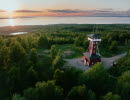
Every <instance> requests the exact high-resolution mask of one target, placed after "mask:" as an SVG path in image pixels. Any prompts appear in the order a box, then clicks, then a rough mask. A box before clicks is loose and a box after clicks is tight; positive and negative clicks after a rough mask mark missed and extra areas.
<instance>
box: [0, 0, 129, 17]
mask: <svg viewBox="0 0 130 100" xmlns="http://www.w3.org/2000/svg"><path fill="white" fill-rule="evenodd" d="M129 4H130V0H0V13H1V14H0V18H8V17H32V16H130V6H129Z"/></svg>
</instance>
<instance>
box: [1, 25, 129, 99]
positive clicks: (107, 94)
mask: <svg viewBox="0 0 130 100" xmlns="http://www.w3.org/2000/svg"><path fill="white" fill-rule="evenodd" d="M91 33H98V34H101V39H102V42H101V43H100V45H99V48H100V53H101V55H102V56H103V57H111V56H114V55H117V54H120V53H124V52H127V56H125V57H123V58H121V59H119V60H118V61H117V65H116V66H113V67H111V68H110V69H105V68H104V65H103V64H102V63H98V64H96V65H94V66H93V67H92V68H90V69H88V70H86V71H85V72H84V71H82V70H80V69H76V68H75V67H73V66H66V61H65V60H64V59H72V58H77V57H82V55H83V52H85V51H86V50H87V48H88V45H89V42H88V40H87V34H91ZM68 50H70V51H73V52H74V53H73V54H71V55H69V56H65V55H64V52H65V51H68ZM0 100H130V25H116V24H112V25H91V24H90V25H85V24H82V25H80V24H72V25H70V24H69V25H67V24H61V25H46V26H42V28H41V26H40V29H38V30H36V31H32V32H30V33H28V34H25V35H1V36H0Z"/></svg>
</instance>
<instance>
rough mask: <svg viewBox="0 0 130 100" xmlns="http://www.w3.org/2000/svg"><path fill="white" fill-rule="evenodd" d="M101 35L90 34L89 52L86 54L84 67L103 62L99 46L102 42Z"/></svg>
mask: <svg viewBox="0 0 130 100" xmlns="http://www.w3.org/2000/svg"><path fill="white" fill-rule="evenodd" d="M100 37H101V36H100V35H99V34H89V35H88V40H89V41H90V44H89V48H88V49H89V52H86V53H84V56H83V58H82V60H83V61H84V65H87V66H93V65H94V64H96V63H97V62H101V55H100V54H99V49H98V44H99V42H100V41H101V39H100Z"/></svg>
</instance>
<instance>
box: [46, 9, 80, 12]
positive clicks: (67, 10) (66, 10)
mask: <svg viewBox="0 0 130 100" xmlns="http://www.w3.org/2000/svg"><path fill="white" fill-rule="evenodd" d="M48 12H54V13H80V12H82V11H81V10H72V9H64V10H48Z"/></svg>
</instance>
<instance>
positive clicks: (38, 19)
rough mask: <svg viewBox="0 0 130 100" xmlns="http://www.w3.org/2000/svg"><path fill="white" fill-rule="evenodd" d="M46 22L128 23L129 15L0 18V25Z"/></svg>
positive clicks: (129, 21) (46, 23)
mask: <svg viewBox="0 0 130 100" xmlns="http://www.w3.org/2000/svg"><path fill="white" fill-rule="evenodd" d="M48 24H130V17H35V18H17V19H0V27H2V26H16V25H48Z"/></svg>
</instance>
